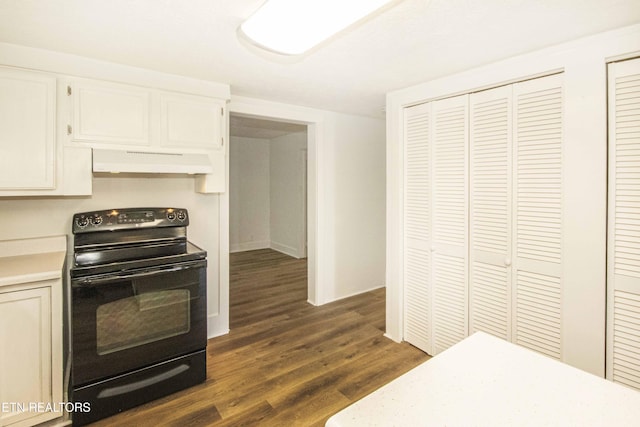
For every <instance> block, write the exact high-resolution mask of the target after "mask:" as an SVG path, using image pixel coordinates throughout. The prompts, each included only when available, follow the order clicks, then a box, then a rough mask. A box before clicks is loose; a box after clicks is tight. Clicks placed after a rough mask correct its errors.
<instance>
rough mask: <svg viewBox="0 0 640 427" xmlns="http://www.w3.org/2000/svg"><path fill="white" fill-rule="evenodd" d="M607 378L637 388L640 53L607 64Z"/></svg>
mask: <svg viewBox="0 0 640 427" xmlns="http://www.w3.org/2000/svg"><path fill="white" fill-rule="evenodd" d="M608 96H609V101H608V102H609V196H608V197H609V200H608V221H609V224H608V243H607V244H608V249H607V258H608V259H607V357H606V364H607V367H606V373H607V378H609V379H611V380H613V381H615V382H618V383H621V384H625V385H627V386H629V387H633V388H635V389H638V390H640V59H634V60H628V61H623V62H616V63H612V64H609V93H608Z"/></svg>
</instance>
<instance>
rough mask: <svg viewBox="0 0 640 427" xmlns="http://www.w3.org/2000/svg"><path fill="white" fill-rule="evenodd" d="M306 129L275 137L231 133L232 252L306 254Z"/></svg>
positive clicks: (230, 235) (230, 206) (230, 217)
mask: <svg viewBox="0 0 640 427" xmlns="http://www.w3.org/2000/svg"><path fill="white" fill-rule="evenodd" d="M306 146H307V133H306V132H300V133H291V134H287V135H284V136H281V137H278V138H274V139H260V138H242V137H236V136H231V145H230V148H229V150H230V153H231V154H230V158H229V174H230V178H229V180H230V182H229V186H230V190H229V222H230V224H229V242H230V251H231V252H240V251H250V250H255V249H264V248H272V249H275V250H277V251H280V252H283V253H285V254H287V255H290V256H293V257H296V258H303V257H305V256H306V255H305V254H304V252H301V251H300V246H301V241H303V240H305V239H306V229H305V228H304V227H305V224H306V220H305V218H304V215H305V214H306V212H305V210H304V206H303V203H304V202H303V197H304V188H303V186H304V185H305V181H304V177H303V173H304V172H305V170H304V168H303V165H302V160H303V157H302V156H303V153H304V151H303V150H306Z"/></svg>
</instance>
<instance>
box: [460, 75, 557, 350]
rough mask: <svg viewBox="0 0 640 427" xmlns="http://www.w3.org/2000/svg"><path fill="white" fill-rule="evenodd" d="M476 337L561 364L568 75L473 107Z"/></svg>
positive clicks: (505, 91) (511, 89)
mask: <svg viewBox="0 0 640 427" xmlns="http://www.w3.org/2000/svg"><path fill="white" fill-rule="evenodd" d="M470 118H471V130H470V133H471V137H470V231H469V235H470V243H469V244H470V250H469V256H470V263H469V268H470V275H469V287H470V297H469V298H470V303H469V323H470V331H471V332H476V331H484V332H487V333H491V334H493V335H496V336H498V337H500V338H503V339H506V340H509V341H513V342H515V343H518V344H520V345H522V346H524V347H528V348H530V349H533V350H536V351H538V352H541V353H544V354H546V355H548V356H551V357H554V358H557V359H560V358H561V352H562V351H561V338H562V334H561V326H562V322H561V320H562V319H561V304H562V298H561V296H562V291H561V288H562V280H561V270H562V269H561V262H562V259H561V258H562V257H561V254H562V75H561V74H558V75H553V76H548V77H542V78H538V79H534V80H529V81H526V82H521V83H516V84H513V85H508V86H503V87H499V88H495V89H491V90H486V91H483V92H478V93H474V94H472V96H471V101H470Z"/></svg>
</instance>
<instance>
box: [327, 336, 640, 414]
mask: <svg viewBox="0 0 640 427" xmlns="http://www.w3.org/2000/svg"><path fill="white" fill-rule="evenodd" d="M549 425H555V426H581V427H582V426H616V427H617V426H638V425H640V392H637V391H635V390H632V389H630V388H626V387H623V386H621V385H618V384H614V383H613V382H611V381H607V380H604V379H602V378H600V377H597V376H595V375H592V374H589V373H587V372H584V371H581V370H579V369H577V368H574V367H571V366H569V365H566V364H564V363H560V362H558V361H556V360H553V359H550V358H548V357H546V356H542V355H540V354H537V353H534V352H533V351H530V350H527V349H525V348H523V347H519V346H516V345H514V344H511V343H508V342H506V341H503V340H501V339H498V338H495V337H493V336H491V335H487V334H484V333H481V332H478V333H476V334H474V335H472V336H470V337H469V338H467V339H465V340H463V341H462V342H460V343H458V344H456V345H455V346H453V347H451V348H449V349H448V350H446V351H444V352H442V353H441V354H439V355H438V356H436V357H434V358H432V359H430V360H428V361H426V362H424V363H423V364H421V365H419V366H417V367H416V368H414V369H412V370H411V371H409V372H407V373H406V374H404V375H402V376H400V377H399V378H397V379H396V380H394V381H392V382H390V383H389V384H387V385H385V386H384V387H382V388H380V389H378V390H376V391H375V392H373V393H372V394H370V395H368V396H366V397H364V398H363V399H361V400H360V401H358V402H356V403H354V404H352V405H351V406H349V407H347V408H345V409H344V410H342V411H340V412H338V413H337V414H335V415H334V416H332V417H331V418H329V420H328V421H327V423H326V426H327V427H351V426H353V427H356V426H357V427H362V426H385V427H390V426H403V427H405V426H410V427H411V426H549Z"/></svg>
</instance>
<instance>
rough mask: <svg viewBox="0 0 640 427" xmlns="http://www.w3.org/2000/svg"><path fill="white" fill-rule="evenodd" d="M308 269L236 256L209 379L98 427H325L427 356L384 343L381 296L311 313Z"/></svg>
mask: <svg viewBox="0 0 640 427" xmlns="http://www.w3.org/2000/svg"><path fill="white" fill-rule="evenodd" d="M306 271H307V264H306V260H297V259H294V258H291V257H288V256H286V255H283V254H280V253H278V252H275V251H272V250H268V249H267V250H258V251H251V252H243V253H236V254H232V255H231V270H230V275H231V277H230V289H229V293H230V328H231V332H230V333H229V334H227V335H225V336H221V337H218V338H213V339H211V340H209V343H208V347H207V353H208V355H207V380H206V382H205V383H204V384H201V385H198V386H195V387H192V388H190V389H188V390H184V391H181V392H178V393H175V394H172V395H170V396H167V397H165V398H162V399H159V400H156V401H154V402H151V403H148V404H145V405H143V406H140V407H138V408H135V409H132V410H130V411H126V412H123V413H121V414H118V415H116V416H113V417H110V418H107V419H105V420H101V421H99V422H98V423H95V424H93V425H94V426H114V425H123V426H125V425H126V426H133V425H135V426H143V425H149V426H157V425H162V426H322V425H324V423H325V421H326V420H327V419H328V418H329V417H330V416H331V415H332V414H334V413H335V412H337V411H339V410H340V409H342V408H344V407H346V406H348V405H349V404H351V403H352V402H354V401H356V400H358V399H360V398H362V397H364V396H365V395H367V394H369V393H371V392H372V391H374V390H375V389H377V388H379V387H380V386H382V385H384V384H386V383H387V382H389V381H391V380H392V379H394V378H396V377H397V376H399V375H401V374H402V373H404V372H406V371H408V370H409V369H411V368H413V367H414V366H416V365H418V364H420V363H421V362H423V361H425V360H427V359H428V358H429V356H427V355H426V354H425V353H423V352H421V351H420V350H418V349H416V348H414V347H412V346H410V345H408V344H406V343H403V344H397V343H395V342H393V341H391V340H389V339H387V338H385V337H384V336H383V331H384V326H385V292H384V289H378V290H375V291H372V292H368V293H365V294H361V295H357V296H354V297H351V298H347V299H344V300H340V301H337V302H334V303H330V304H326V305H323V306H320V307H314V306H312V305H310V304H308V303H307V302H306V301H307V281H306Z"/></svg>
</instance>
